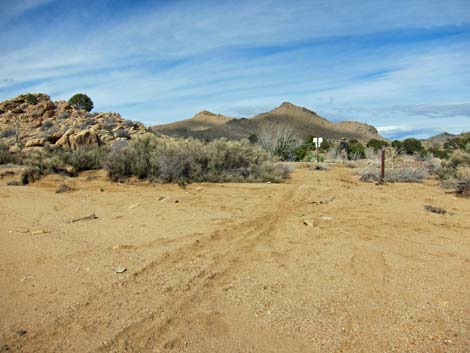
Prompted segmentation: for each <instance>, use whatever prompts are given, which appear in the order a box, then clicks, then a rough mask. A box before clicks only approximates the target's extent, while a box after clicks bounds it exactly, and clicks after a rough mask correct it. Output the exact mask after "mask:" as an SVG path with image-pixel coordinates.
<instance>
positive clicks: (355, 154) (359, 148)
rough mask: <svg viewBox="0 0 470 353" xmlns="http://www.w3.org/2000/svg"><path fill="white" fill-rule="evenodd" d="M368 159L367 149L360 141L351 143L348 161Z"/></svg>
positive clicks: (351, 141)
mask: <svg viewBox="0 0 470 353" xmlns="http://www.w3.org/2000/svg"><path fill="white" fill-rule="evenodd" d="M364 158H366V149H365V147H364V145H363V144H362V143H360V142H359V141H358V140H355V139H353V140H350V141H349V149H348V159H349V160H357V159H364Z"/></svg>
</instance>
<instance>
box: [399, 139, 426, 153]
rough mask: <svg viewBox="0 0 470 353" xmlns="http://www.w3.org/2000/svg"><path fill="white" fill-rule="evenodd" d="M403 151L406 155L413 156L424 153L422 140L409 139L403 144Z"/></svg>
mask: <svg viewBox="0 0 470 353" xmlns="http://www.w3.org/2000/svg"><path fill="white" fill-rule="evenodd" d="M402 150H403V152H404V153H406V154H409V155H413V154H416V153H423V152H424V147H423V145H422V143H421V141H420V140H418V139H415V138H407V139H406V140H404V141H403V143H402Z"/></svg>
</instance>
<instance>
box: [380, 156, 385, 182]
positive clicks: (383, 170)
mask: <svg viewBox="0 0 470 353" xmlns="http://www.w3.org/2000/svg"><path fill="white" fill-rule="evenodd" d="M381 162H382V163H381V168H380V183H381V184H383V183H384V182H385V148H384V147H382V158H381Z"/></svg>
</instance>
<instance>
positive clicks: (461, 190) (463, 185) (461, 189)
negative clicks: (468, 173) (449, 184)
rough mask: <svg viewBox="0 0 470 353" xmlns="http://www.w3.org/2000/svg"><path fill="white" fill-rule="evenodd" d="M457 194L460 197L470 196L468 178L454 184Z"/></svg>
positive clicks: (469, 181)
mask: <svg viewBox="0 0 470 353" xmlns="http://www.w3.org/2000/svg"><path fill="white" fill-rule="evenodd" d="M455 191H456V193H457V195H459V196H462V197H470V180H464V181H459V182H458V183H457V185H456V186H455Z"/></svg>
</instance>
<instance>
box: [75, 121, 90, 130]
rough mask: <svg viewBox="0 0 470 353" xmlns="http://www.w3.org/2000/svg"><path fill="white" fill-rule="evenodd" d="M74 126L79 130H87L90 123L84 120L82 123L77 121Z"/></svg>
mask: <svg viewBox="0 0 470 353" xmlns="http://www.w3.org/2000/svg"><path fill="white" fill-rule="evenodd" d="M74 128H76V129H78V130H87V129H88V124H87V123H86V121H82V122H81V123H77V124H75V125H74Z"/></svg>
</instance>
